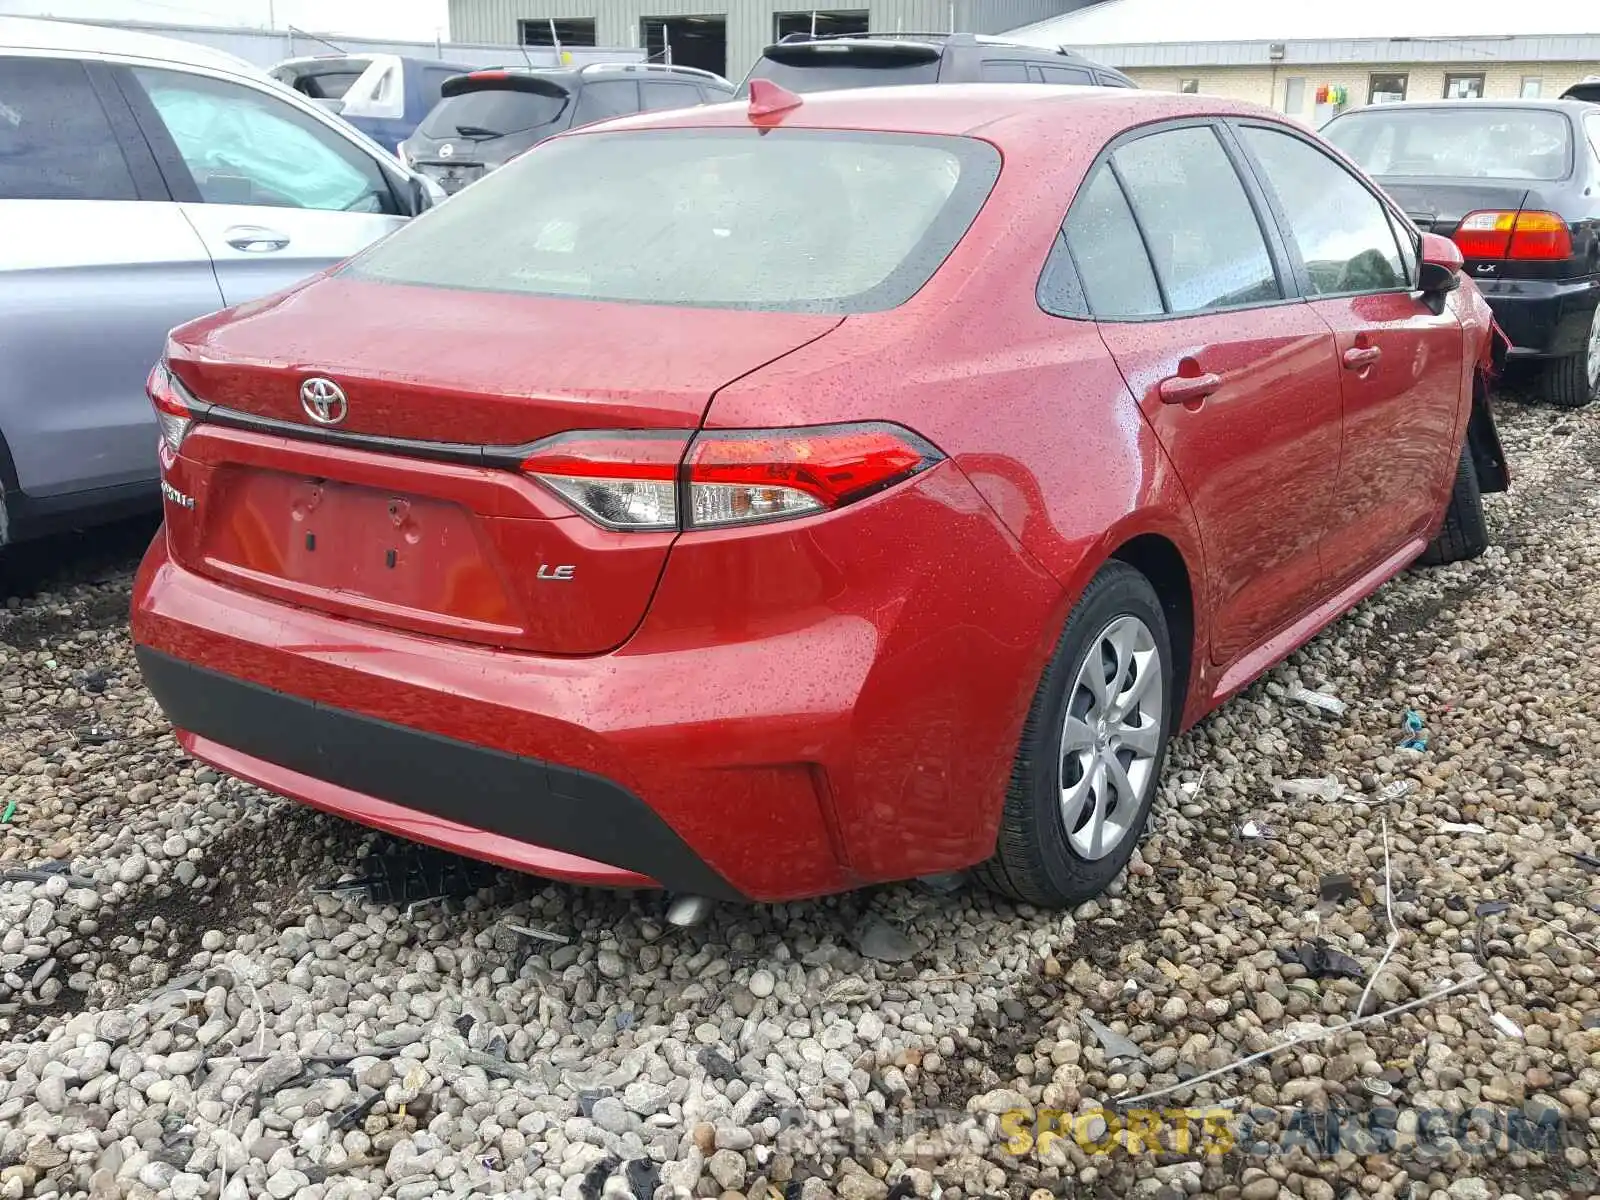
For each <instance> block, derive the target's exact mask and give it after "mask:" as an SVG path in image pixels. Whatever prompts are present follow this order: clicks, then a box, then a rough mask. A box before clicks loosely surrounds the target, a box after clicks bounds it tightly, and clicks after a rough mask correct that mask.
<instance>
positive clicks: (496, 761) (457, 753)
mask: <svg viewBox="0 0 1600 1200" xmlns="http://www.w3.org/2000/svg"><path fill="white" fill-rule="evenodd" d="M134 653H135V655H136V656H137V658H138V660H139V669H140V671H141V672H143V674H144V679H145V683H146V684H147V685H148V686H149V688H150V691H151V693H152V694H153V695H154V696H155V698H156V701H157V703H159V704H160V705H161V708H162V711H163V712H165V713H166V714H167V717H168V719H169V720H171V721H172V723H173V724H174V725H175V726H177V727H178V728H179V729H182V730H186V731H187V732H189V733H194V734H198V735H200V736H201V737H204V738H208V739H210V740H211V741H214V742H218V743H220V744H221V745H224V746H228V747H231V748H232V749H235V750H238V751H240V752H241V753H244V754H248V755H250V756H251V757H253V758H259V759H262V760H264V761H266V762H269V763H275V764H277V765H278V766H280V767H286V768H288V769H289V770H291V771H297V772H299V773H300V774H302V775H309V776H311V777H312V778H313V779H321V780H325V781H327V782H328V783H333V784H337V785H338V786H339V787H342V788H347V789H349V790H350V791H353V792H359V793H361V794H362V795H366V796H372V797H375V798H376V799H379V800H386V801H388V802H389V803H391V804H398V805H400V806H402V807H404V808H409V809H412V810H414V811H417V812H423V813H428V814H430V815H432V816H436V817H442V818H443V819H445V820H447V821H454V822H457V823H459V824H462V825H468V826H471V827H472V828H475V829H482V830H484V831H486V832H489V833H496V834H500V835H502V836H504V837H509V838H514V839H516V840H517V841H521V842H525V843H527V844H529V845H531V846H543V847H546V848H547V849H551V850H561V851H564V852H566V853H568V854H576V855H579V856H580V857H583V858H587V859H590V860H592V861H594V862H599V863H605V864H608V865H610V866H614V867H622V868H624V869H626V870H629V871H636V872H638V873H639V874H641V875H647V876H649V877H650V878H651V879H654V880H656V881H657V882H658V883H660V884H661V885H662V887H664V888H666V889H668V890H669V891H677V892H689V893H693V894H696V895H702V896H710V897H713V898H716V899H724V900H738V899H743V897H742V896H740V894H739V893H738V892H737V891H736V890H735V889H734V888H733V887H732V885H730V884H729V883H728V881H727V880H725V879H723V878H722V876H721V875H719V874H717V872H716V871H714V870H713V869H712V868H711V867H710V866H709V865H708V864H707V863H706V862H704V861H703V860H702V859H701V858H700V857H699V856H698V855H697V854H696V853H695V852H694V851H693V850H692V849H690V847H689V846H688V844H687V843H686V842H684V840H683V839H682V838H680V837H679V836H678V835H677V833H676V832H674V831H673V829H672V828H671V826H669V825H668V824H667V823H666V822H665V821H664V820H662V819H661V817H660V816H658V815H657V814H656V812H655V811H654V810H653V809H651V808H650V806H649V805H647V804H646V803H645V802H644V801H643V800H641V799H639V797H637V796H635V795H634V794H633V793H632V792H630V791H628V790H627V789H626V788H623V787H621V786H619V785H618V784H615V783H613V782H611V781H610V780H608V779H602V778H601V777H600V776H598V775H592V774H590V773H589V772H587V771H579V770H575V769H573V768H571V767H563V766H559V765H557V764H555V763H547V762H542V761H540V760H538V759H533V758H522V757H518V756H516V755H513V754H506V753H504V752H502V751H499V750H493V749H490V748H488V747H485V746H476V745H473V744H471V743H470V742H462V741H457V740H456V739H454V738H447V737H442V736H440V735H438V734H433V733H427V732H424V731H422V730H418V729H411V728H407V727H406V726H403V725H396V724H393V723H391V722H389V721H380V720H377V719H375V718H373V717H366V716H361V715H360V714H357V713H353V712H349V711H346V710H344V709H338V708H331V707H329V706H327V705H324V704H317V703H315V702H313V701H310V700H305V699H302V698H300V697H298V696H291V695H288V694H286V693H283V692H276V691H272V690H271V689H269V688H264V687H261V686H259V685H257V684H253V683H247V682H245V681H244V680H240V679H234V678H232V677H231V676H227V675H221V674H218V673H217V672H215V671H210V670H207V669H205V668H202V667H197V666H195V665H194V664H192V663H187V662H184V661H182V660H180V659H177V658H173V657H172V656H171V655H168V654H163V653H161V652H160V651H158V650H153V649H151V648H150V647H148V646H137V647H135V650H134Z"/></svg>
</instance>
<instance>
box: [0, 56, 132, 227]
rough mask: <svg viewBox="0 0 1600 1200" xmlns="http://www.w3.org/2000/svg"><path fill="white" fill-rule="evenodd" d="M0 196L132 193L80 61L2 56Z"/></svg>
mask: <svg viewBox="0 0 1600 1200" xmlns="http://www.w3.org/2000/svg"><path fill="white" fill-rule="evenodd" d="M0 199H6V200H137V199H138V192H137V190H136V189H135V187H134V182H133V175H132V174H131V173H130V172H129V170H128V163H127V160H126V159H125V158H123V155H122V148H121V146H120V145H118V143H117V138H116V135H115V134H114V133H113V132H112V129H111V122H110V121H109V120H108V119H107V117H106V113H105V109H104V108H102V107H101V105H100V98H99V97H98V96H97V95H95V91H94V87H93V86H92V85H91V84H90V82H89V76H88V73H87V72H86V71H85V70H84V67H83V64H82V63H79V62H69V61H67V60H65V59H54V58H0ZM3 236H4V235H3V234H0V237H3Z"/></svg>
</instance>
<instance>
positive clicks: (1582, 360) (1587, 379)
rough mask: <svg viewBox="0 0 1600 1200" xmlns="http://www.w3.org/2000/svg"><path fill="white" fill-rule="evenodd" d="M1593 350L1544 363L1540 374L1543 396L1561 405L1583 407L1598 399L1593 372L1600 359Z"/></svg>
mask: <svg viewBox="0 0 1600 1200" xmlns="http://www.w3.org/2000/svg"><path fill="white" fill-rule="evenodd" d="M1591 353H1592V352H1585V353H1582V354H1568V355H1566V356H1565V357H1564V358H1554V359H1551V360H1550V361H1549V362H1547V363H1545V365H1544V374H1543V375H1541V376H1540V377H1539V395H1540V397H1541V398H1542V399H1544V400H1545V401H1546V402H1547V403H1550V404H1553V405H1555V406H1556V407H1557V408H1582V407H1583V406H1584V405H1586V404H1588V403H1589V402H1590V401H1591V400H1593V399H1594V398H1595V382H1594V378H1593V375H1592V374H1591V371H1592V370H1593V368H1594V367H1595V364H1596V363H1597V362H1600V359H1595V358H1592V357H1591Z"/></svg>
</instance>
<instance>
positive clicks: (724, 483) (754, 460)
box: [686, 425, 938, 527]
mask: <svg viewBox="0 0 1600 1200" xmlns="http://www.w3.org/2000/svg"><path fill="white" fill-rule="evenodd" d="M937 461H938V452H937V451H936V450H934V449H933V447H931V446H929V445H928V444H927V443H926V442H923V441H922V440H921V439H920V438H917V437H915V436H914V435H911V434H909V433H907V431H906V430H904V429H900V428H898V427H896V426H893V425H842V426H831V427H822V428H816V429H752V430H748V431H744V430H738V431H731V430H730V431H707V432H703V433H701V434H700V436H699V437H697V438H695V440H694V445H693V446H691V447H690V448H689V459H688V462H687V464H686V465H687V472H686V473H687V476H688V482H689V519H690V524H692V525H695V526H702V527H703V526H709V525H736V524H742V523H745V522H749V521H768V520H773V519H776V518H779V517H798V516H802V515H804V514H806V513H811V512H821V511H824V510H826V509H833V508H842V507H843V506H844V505H846V504H849V503H851V502H852V501H854V500H860V499H862V498H863V497H865V496H870V495H871V494H872V493H873V492H878V491H882V490H883V489H884V488H886V487H889V486H891V485H893V484H896V483H899V482H900V481H901V480H902V479H909V478H910V477H911V476H913V475H915V474H916V473H917V472H918V471H921V470H923V469H924V468H926V467H929V466H932V465H933V463H935V462H937Z"/></svg>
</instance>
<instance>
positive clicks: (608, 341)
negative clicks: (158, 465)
mask: <svg viewBox="0 0 1600 1200" xmlns="http://www.w3.org/2000/svg"><path fill="white" fill-rule="evenodd" d="M1459 265H1460V256H1459V255H1458V254H1457V253H1456V252H1455V250H1454V249H1453V247H1452V246H1451V245H1450V244H1449V243H1448V242H1445V241H1442V240H1441V239H1438V238H1433V237H1425V236H1422V235H1419V234H1418V233H1417V232H1416V231H1415V230H1414V229H1413V228H1412V227H1411V226H1410V225H1409V224H1408V223H1407V222H1406V220H1405V218H1404V217H1403V215H1402V214H1401V213H1400V212H1399V211H1397V210H1396V209H1395V208H1394V206H1393V205H1392V204H1390V203H1389V202H1388V201H1386V200H1385V199H1384V197H1383V196H1382V194H1381V193H1380V192H1379V191H1378V190H1377V189H1376V188H1375V187H1374V186H1373V185H1372V184H1370V183H1369V182H1368V181H1367V180H1366V179H1364V178H1363V177H1362V176H1361V175H1360V174H1359V173H1358V172H1356V171H1355V170H1354V169H1352V168H1351V167H1350V166H1349V164H1348V163H1346V162H1345V161H1344V160H1343V159H1342V158H1340V157H1339V156H1338V155H1337V154H1336V153H1334V152H1332V151H1330V150H1329V149H1328V148H1327V147H1326V146H1325V145H1324V144H1323V143H1321V142H1320V141H1318V140H1317V139H1316V137H1315V136H1313V135H1312V134H1310V133H1308V132H1306V131H1305V130H1304V129H1301V128H1299V127H1297V126H1295V125H1292V124H1290V123H1288V122H1286V121H1284V120H1282V119H1281V118H1279V117H1277V116H1275V115H1274V114H1272V113H1270V112H1267V111H1265V110H1261V109H1256V108H1252V107H1248V106H1243V105H1236V104H1232V103H1229V102H1227V101H1219V100H1216V99H1212V98H1210V97H1199V96H1177V95H1161V94H1157V93H1152V92H1139V91H1131V90H1122V89H1117V90H1112V89H1078V88H1050V87H1024V86H1019V87H1009V86H1000V85H979V86H972V87H951V86H946V87H936V88H899V89H875V90H872V91H863V92H841V93H834V94H823V95H810V96H807V97H805V98H804V100H803V102H802V101H801V100H800V99H798V98H796V97H792V96H789V95H787V94H786V93H782V92H781V91H778V90H776V89H774V88H773V87H772V86H771V85H765V84H763V85H759V86H757V88H756V89H755V95H754V96H753V97H752V99H751V101H750V103H749V104H748V105H744V104H740V105H723V106H720V107H715V108H702V109H693V110H688V111H684V112H680V113H672V114H658V115H655V116H645V117H639V118H635V119H630V120H626V121H622V122H615V123H611V124H608V125H604V126H600V127H596V128H593V129H589V130H584V131H582V132H578V133H575V134H571V135H568V136H564V137H560V138H556V139H552V140H551V141H549V142H546V143H545V144H544V145H542V146H540V147H539V148H538V149H536V150H534V151H532V152H531V153H529V154H528V155H526V156H525V157H523V158H522V159H520V160H518V161H516V162H514V163H512V164H511V165H509V166H507V167H505V168H504V169H503V170H501V171H499V172H497V173H496V174H494V175H492V176H490V177H489V178H488V179H487V180H485V181H483V182H481V183H478V184H475V185H473V187H471V188H470V189H468V190H467V191H466V192H464V193H462V194H461V195H459V196H457V197H455V198H454V199H452V200H450V201H449V202H448V203H446V204H444V205H442V206H441V207H439V208H438V209H437V210H435V211H433V212H431V213H429V214H427V215H426V216H424V217H423V218H422V219H420V220H418V221H416V222H415V223H414V224H412V225H411V226H409V227H407V228H406V229H404V230H401V231H400V232H398V233H396V234H395V235H394V236H393V237H391V238H389V239H388V240H386V241H384V242H382V243H381V244H379V245H377V246H376V247H374V248H373V249H371V250H370V251H368V252H367V253H365V254H363V255H361V256H360V257H358V258H356V259H354V260H352V261H351V262H349V263H347V264H345V265H344V266H342V267H340V268H337V269H335V270H333V271H331V272H329V273H328V274H326V275H324V276H322V277H319V278H317V279H314V280H312V281H311V282H309V283H307V284H304V285H302V286H300V287H298V288H297V289H295V290H293V291H291V292H288V293H286V294H283V295H280V296H277V297H275V298H273V299H270V300H266V301H262V302H258V303H255V304H249V305H245V306H244V307H241V308H236V309H233V310H231V311H228V312H225V313H220V314H217V315H215V316H212V317H208V318H205V319H204V320H201V321H197V322H195V323H193V324H190V325H187V326H185V327H183V328H182V329H179V330H178V331H177V332H176V333H174V334H173V336H172V339H171V342H170V345H169V346H168V348H167V352H166V357H165V360H164V362H163V363H162V364H161V365H160V366H158V367H157V368H156V370H155V372H154V373H153V375H152V377H151V394H152V397H153V399H154V402H155V405H156V407H157V409H158V410H159V411H160V414H161V421H162V432H163V443H162V446H161V455H162V464H163V470H164V477H163V484H162V486H163V490H164V492H165V495H166V526H165V528H164V530H163V531H162V533H161V534H160V535H159V536H158V537H157V539H156V541H155V544H154V545H153V546H152V547H151V548H150V552H149V554H148V556H147V557H146V559H145V562H144V564H143V567H142V569H141V571H140V574H139V579H138V586H137V592H136V595H135V599H134V620H133V629H134V637H135V639H136V641H137V644H138V656H139V662H140V664H141V666H142V669H143V671H144V675H145V678H146V680H147V681H148V683H149V686H150V688H151V690H152V692H153V693H154V694H155V696H156V698H157V699H158V700H159V701H160V703H161V705H162V707H163V708H164V709H165V710H166V712H167V714H168V715H169V716H170V717H171V719H172V721H173V723H174V725H175V726H177V728H178V729H179V730H180V740H181V741H182V743H183V745H184V747H185V748H186V749H187V750H188V751H189V752H190V753H192V754H193V755H194V756H195V757H197V758H200V759H203V760H205V761H207V762H210V763H213V764H215V765H216V766H218V767H220V768H222V769H223V770H225V771H228V772H230V773H232V774H234V775H237V776H240V777H242V778H245V779H249V780H253V781H255V782H257V783H259V784H261V785H262V786H264V787H267V788H270V789H272V790H273V791H277V792H281V793H283V794H284V795H287V796H292V797H296V798H298V799H300V800H302V801H305V802H306V803H309V804H313V805H316V806H318V807H319V808H324V809H327V810H329V811H332V812H336V813H340V814H343V815H345V816H348V817H352V818H354V819H355V820H358V821H362V822H366V823H368V824H370V825H374V826H378V827H381V828H384V829H388V830H392V831H394V832H397V833H400V834H404V835H406V836H408V837H412V838H416V839H419V840H421V841H424V842H430V843H434V844H436V845H439V846H444V847H449V848H451V849H455V850H459V851H463V852H465V853H467V854H470V855H475V856H478V857H481V858H484V859H488V860H491V861H494V862H497V863H502V864H505V865H507V866H511V867H516V868H521V869H524V870H527V871H531V872H535V873H538V874H542V875H548V876H554V877H557V878H562V879H568V880H574V881H578V882H583V883H595V884H609V885H617V886H625V887H651V886H659V887H662V888H665V889H668V890H670V891H672V892H674V893H678V894H682V895H691V896H698V897H710V898H747V899H754V900H783V899H790V898H797V897H805V896H814V895H818V894H822V893H828V892H834V891H838V890H842V889H849V888H854V887H857V886H859V885H862V884H867V883H872V882H876V881H883V880H893V879H902V878H906V877H910V876H917V875H924V874H931V873H937V872H946V871H951V870H954V869H957V868H965V867H971V866H974V865H981V872H982V877H983V878H984V879H986V880H987V881H988V882H990V883H991V884H992V885H993V886H996V887H998V888H999V889H1001V890H1003V891H1005V892H1008V893H1010V894H1011V895H1013V896H1016V897H1020V898H1023V899H1026V900H1029V901H1033V902H1036V903H1041V904H1064V903H1069V902H1073V901H1077V900H1080V899H1082V898H1084V897H1087V896H1089V895H1091V894H1093V893H1095V892H1096V891H1098V890H1099V889H1101V888H1103V887H1104V886H1105V885H1106V884H1107V883H1108V882H1109V881H1110V880H1111V879H1112V877H1113V876H1114V875H1115V874H1116V873H1117V872H1118V871H1119V870H1120V869H1121V868H1122V867H1123V865H1124V864H1125V863H1126V861H1127V859H1128V857H1129V855H1130V854H1131V853H1132V850H1133V847H1134V844H1135V842H1136V840H1137V839H1138V837H1139V835H1140V831H1141V830H1142V828H1143V826H1144V824H1145V820H1146V816H1147V814H1148V812H1149V809H1150V804H1151V801H1152V799H1153V797H1154V796H1155V793H1156V791H1157V789H1158V783H1159V780H1160V776H1161V766H1162V759H1163V755H1164V752H1165V749H1166V745H1167V739H1168V736H1169V734H1170V733H1171V732H1173V731H1174V730H1177V729H1181V728H1183V727H1185V726H1186V725H1188V724H1190V723H1192V722H1194V721H1195V720H1197V719H1198V718H1199V717H1200V716H1201V715H1203V714H1204V713H1205V712H1206V711H1207V710H1209V709H1211V708H1212V707H1214V706H1215V705H1217V704H1219V703H1221V702H1222V701H1223V700H1224V699H1226V698H1227V697H1228V696H1230V695H1232V694H1233V693H1235V692H1237V691H1239V690H1240V689H1241V688H1243V687H1244V686H1245V685H1246V684H1248V683H1249V682H1250V680H1252V679H1253V678H1255V677H1256V676H1257V675H1259V674H1260V673H1261V672H1262V671H1264V670H1265V669H1266V668H1267V667H1269V666H1271V665H1272V664H1273V663H1275V662H1277V661H1278V660H1279V659H1281V658H1283V657H1284V656H1285V655H1286V654H1288V653H1289V652H1290V651H1291V650H1293V649H1294V648H1295V647H1297V646H1299V645H1300V644H1301V643H1303V642H1305V641H1306V640H1307V639H1308V638H1310V637H1311V636H1312V635H1313V634H1315V633H1316V632H1317V630H1319V629H1321V628H1322V627H1323V626H1325V625H1327V624H1328V623H1329V622H1330V621H1332V620H1334V619H1335V618H1336V617H1337V616H1339V614H1340V613H1342V612H1344V611H1345V610H1346V609H1348V608H1350V607H1351V606H1352V605H1353V604H1355V603H1356V602H1357V601H1359V600H1360V599H1361V598H1362V597H1364V596H1366V595H1367V594H1368V593H1370V592H1372V591H1373V590H1374V589H1375V588H1377V587H1378V586H1379V585H1380V584H1382V583H1383V582H1384V581H1385V580H1386V579H1388V578H1389V577H1391V576H1392V575H1394V574H1395V573H1396V572H1398V571H1401V570H1403V569H1404V568H1406V567H1407V566H1408V565H1409V564H1411V563H1413V562H1414V561H1416V560H1418V559H1419V557H1420V558H1421V559H1422V560H1423V561H1432V562H1443V561H1448V560H1451V559H1458V558H1469V557H1472V556H1473V555H1476V554H1478V553H1480V552H1481V551H1482V550H1483V548H1484V545H1485V532H1484V524H1483V515H1482V509H1481V506H1480V492H1482V491H1489V490H1495V489H1500V488H1504V487H1505V486H1506V478H1507V477H1506V472H1505V467H1504V463H1503V461H1502V456H1501V454H1500V449H1499V443H1498V439H1497V437H1496V435H1495V431H1494V424H1493V419H1492V417H1491V415H1490V412H1489V408H1488V402H1487V399H1486V396H1485V391H1484V378H1485V370H1486V366H1487V363H1488V361H1489V356H1488V347H1489V339H1490V331H1491V324H1490V321H1489V317H1488V312H1487V309H1486V307H1485V305H1484V303H1483V301H1482V299H1481V298H1480V297H1479V295H1478V293H1477V292H1476V291H1475V289H1474V288H1473V287H1472V285H1471V284H1470V282H1466V281H1464V280H1462V279H1461V277H1460V275H1459V274H1458V271H1457V268H1458V267H1459Z"/></svg>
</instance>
